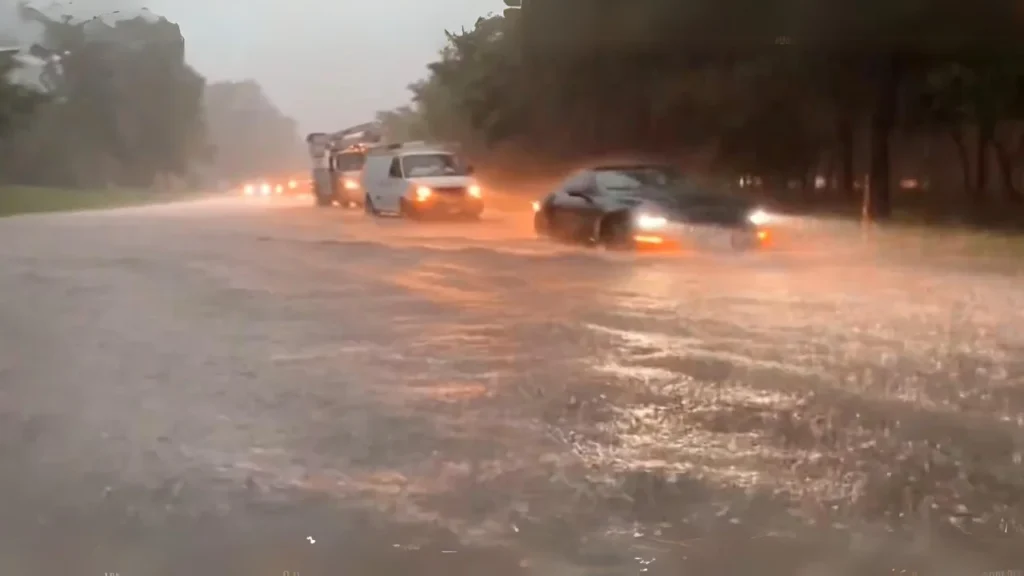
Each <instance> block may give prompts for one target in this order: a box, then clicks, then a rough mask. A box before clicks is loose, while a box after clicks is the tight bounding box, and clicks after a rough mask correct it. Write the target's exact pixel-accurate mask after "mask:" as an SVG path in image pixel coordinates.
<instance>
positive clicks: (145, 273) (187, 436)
mask: <svg viewBox="0 0 1024 576" xmlns="http://www.w3.org/2000/svg"><path fill="white" fill-rule="evenodd" d="M809 229H813V232H804V233H803V234H804V236H800V235H799V234H796V233H794V234H793V235H792V237H791V238H790V239H789V240H790V242H789V244H788V245H786V247H784V248H780V249H779V250H778V251H777V252H775V253H771V254H758V255H725V254H681V255H670V256H650V255H631V254H611V253H605V252H601V251H592V250H585V249H580V248H573V247H565V246H556V245H552V244H549V243H546V242H544V241H540V240H537V239H535V238H533V237H532V233H531V232H530V229H529V225H528V222H527V221H526V218H524V215H517V214H511V213H508V214H496V215H488V216H487V217H486V218H485V220H484V222H481V223H478V224H441V223H409V222H404V221H398V220H369V219H367V218H366V217H365V216H363V215H362V214H357V213H351V212H345V211H341V210H316V209H313V208H311V207H309V206H306V205H304V204H303V205H299V204H297V203H289V202H280V203H260V202H243V201H236V200H219V201H206V202H198V203H192V204H181V205H174V206H164V207H149V208H136V209H130V210H117V211H108V212H91V213H81V214H66V215H46V216H29V217H20V218H12V219H7V220H4V221H2V222H0V293H2V294H3V296H4V300H3V305H2V306H0V459H2V461H3V463H4V467H3V470H4V471H3V473H2V474H0V490H2V492H0V517H2V518H3V519H4V522H2V523H0V525H2V532H0V571H2V572H3V573H5V574H57V573H62V574H72V573H74V574H79V573H81V574H103V573H118V574H121V575H124V576H129V575H134V574H146V575H149V574H153V575H162V574H181V573H184V572H185V571H188V572H189V573H203V574H240V575H241V574H245V575H250V574H255V575H260V574H267V575H277V574H282V573H286V572H287V573H297V574H301V575H302V576H307V575H312V576H315V575H318V574H346V575H348V574H356V575H362V574H366V575H371V574H373V575H380V574H396V575H398V574H403V575H404V574H428V575H429V574H437V575H458V574H467V575H468V574H480V573H481V572H484V571H487V572H489V573H493V574H495V575H496V576H498V575H502V574H558V575H563V574H697V573H700V574H738V573H742V572H756V573H759V574H829V575H833V574H879V573H883V572H884V573H891V572H890V571H892V570H897V571H898V570H908V571H916V572H917V573H921V574H924V573H928V574H942V575H945V574H949V575H960V574H977V573H979V572H985V571H998V570H1015V569H1017V570H1019V569H1024V541H1022V538H1024V534H1022V527H1021V524H1020V523H1021V522H1022V521H1024V504H1022V501H1021V494H1024V492H1022V488H1024V462H1022V455H1024V434H1022V430H1021V425H1022V423H1024V387H1022V386H1024V382H1022V380H1024V289H1022V288H1021V283H1020V280H1019V279H1018V278H1017V277H1016V276H1014V275H1011V274H1009V273H1000V272H999V271H992V270H986V271H984V272H982V271H978V270H971V269H968V268H966V267H962V266H955V265H952V264H949V263H946V262H943V263H927V262H921V261H919V260H920V259H915V258H911V257H907V255H906V254H902V255H901V254H895V255H894V254H889V257H886V258H882V257H881V256H879V255H878V254H877V253H876V252H873V251H869V250H865V249H861V248H859V247H857V246H855V245H854V244H855V243H854V242H853V240H849V241H846V240H844V239H841V238H839V237H838V236H836V235H835V234H833V235H830V233H829V232H828V231H827V228H814V227H809ZM836 234H838V233H836ZM815 235H816V237H814V238H813V239H808V238H810V237H811V236H815ZM840 246H842V247H843V248H842V249H840V248H838V247H840Z"/></svg>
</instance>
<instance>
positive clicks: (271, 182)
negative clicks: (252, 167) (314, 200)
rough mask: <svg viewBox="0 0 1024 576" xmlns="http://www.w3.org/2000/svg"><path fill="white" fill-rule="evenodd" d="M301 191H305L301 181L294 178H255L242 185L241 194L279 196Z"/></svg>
mask: <svg viewBox="0 0 1024 576" xmlns="http://www.w3.org/2000/svg"><path fill="white" fill-rule="evenodd" d="M307 187H308V185H307ZM303 192H305V190H303V182H302V181H301V180H299V179H296V178H257V179H255V180H252V181H249V182H247V183H246V184H245V185H244V186H242V194H243V195H245V196H253V197H256V196H261V197H269V196H281V195H284V194H301V193H303Z"/></svg>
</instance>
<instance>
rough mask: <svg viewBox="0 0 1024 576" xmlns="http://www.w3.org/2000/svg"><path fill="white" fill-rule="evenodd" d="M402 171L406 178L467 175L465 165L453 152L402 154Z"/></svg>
mask: <svg viewBox="0 0 1024 576" xmlns="http://www.w3.org/2000/svg"><path fill="white" fill-rule="evenodd" d="M402 173H403V174H405V177H406V178H416V177H420V176H465V175H467V171H466V168H465V166H462V165H460V164H459V161H458V159H457V158H456V157H455V155H453V154H444V153H441V152H435V153H432V154H410V155H407V156H402Z"/></svg>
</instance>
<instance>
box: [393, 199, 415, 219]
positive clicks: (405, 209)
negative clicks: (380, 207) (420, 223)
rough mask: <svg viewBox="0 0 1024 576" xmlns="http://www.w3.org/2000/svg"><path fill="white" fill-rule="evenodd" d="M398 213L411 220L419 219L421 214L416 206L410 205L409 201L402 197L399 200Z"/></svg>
mask: <svg viewBox="0 0 1024 576" xmlns="http://www.w3.org/2000/svg"><path fill="white" fill-rule="evenodd" d="M398 215H399V216H401V217H402V218H407V219H409V220H419V219H420V214H419V212H417V211H416V209H415V208H413V207H412V206H410V205H409V201H408V200H406V199H405V198H402V199H401V200H399V201H398Z"/></svg>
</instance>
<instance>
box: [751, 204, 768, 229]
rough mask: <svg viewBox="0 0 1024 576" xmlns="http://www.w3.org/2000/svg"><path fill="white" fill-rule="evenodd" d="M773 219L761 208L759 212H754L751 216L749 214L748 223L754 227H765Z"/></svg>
mask: <svg viewBox="0 0 1024 576" xmlns="http://www.w3.org/2000/svg"><path fill="white" fill-rule="evenodd" d="M771 219H772V217H771V215H770V214H768V213H767V212H765V211H764V210H761V209H760V208H758V209H757V210H752V211H751V212H750V214H747V221H748V222H750V223H751V224H753V225H754V226H764V225H765V224H767V223H768V222H769V221H771Z"/></svg>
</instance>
